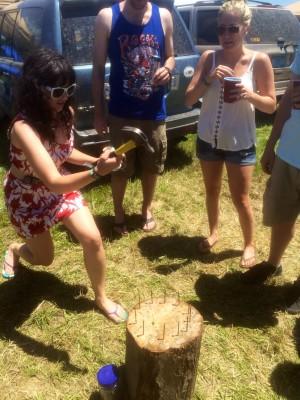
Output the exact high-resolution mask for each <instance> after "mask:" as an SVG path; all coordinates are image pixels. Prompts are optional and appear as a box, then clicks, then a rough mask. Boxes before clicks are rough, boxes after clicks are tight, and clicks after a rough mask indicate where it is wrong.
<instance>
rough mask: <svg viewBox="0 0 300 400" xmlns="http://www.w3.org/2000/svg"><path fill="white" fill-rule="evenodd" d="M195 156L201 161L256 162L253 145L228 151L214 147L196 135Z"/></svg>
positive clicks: (252, 163)
mask: <svg viewBox="0 0 300 400" xmlns="http://www.w3.org/2000/svg"><path fill="white" fill-rule="evenodd" d="M196 152H197V157H198V158H199V159H200V160H203V161H224V162H228V163H232V164H238V165H254V164H255V163H256V148H255V146H254V145H253V146H252V147H249V149H245V150H238V151H229V150H221V149H215V148H213V147H212V145H211V144H210V143H207V142H204V140H201V139H199V137H197V143H196Z"/></svg>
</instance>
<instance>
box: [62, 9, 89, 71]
mask: <svg viewBox="0 0 300 400" xmlns="http://www.w3.org/2000/svg"><path fill="white" fill-rule="evenodd" d="M94 24H95V16H88V17H69V18H63V19H62V45H63V53H64V56H65V57H66V58H67V59H68V60H69V61H70V62H71V64H73V65H81V64H91V62H92V49H93V42H94Z"/></svg>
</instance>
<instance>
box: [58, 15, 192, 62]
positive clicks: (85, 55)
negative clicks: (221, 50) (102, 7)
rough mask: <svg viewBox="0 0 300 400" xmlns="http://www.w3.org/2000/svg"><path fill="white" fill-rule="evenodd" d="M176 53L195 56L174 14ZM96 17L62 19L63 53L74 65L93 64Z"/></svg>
mask: <svg viewBox="0 0 300 400" xmlns="http://www.w3.org/2000/svg"><path fill="white" fill-rule="evenodd" d="M173 21H174V52H175V55H176V56H183V55H188V54H193V53H194V49H193V45H192V44H191V42H190V40H189V38H188V36H187V33H186V31H185V28H184V26H183V24H182V22H181V19H180V17H179V16H178V14H177V13H176V12H173ZM94 24H95V16H94V15H92V16H84V17H82V16H76V15H75V16H74V14H71V15H64V16H63V18H62V45H63V53H64V55H65V56H66V57H67V58H68V60H69V61H70V62H71V63H72V65H82V64H91V63H92V50H93V42H94Z"/></svg>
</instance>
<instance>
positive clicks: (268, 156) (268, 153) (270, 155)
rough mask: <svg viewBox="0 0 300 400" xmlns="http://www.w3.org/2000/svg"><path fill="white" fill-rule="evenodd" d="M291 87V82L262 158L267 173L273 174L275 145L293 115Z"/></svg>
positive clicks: (279, 108)
mask: <svg viewBox="0 0 300 400" xmlns="http://www.w3.org/2000/svg"><path fill="white" fill-rule="evenodd" d="M291 87H292V84H291V82H290V83H289V86H288V88H287V90H286V91H285V93H284V95H283V96H282V98H281V100H280V102H279V105H278V108H277V112H276V116H275V119H274V123H273V127H272V130H271V133H270V136H269V139H268V140H267V143H266V146H265V150H264V152H263V155H262V157H261V160H260V163H261V167H262V170H263V171H264V172H265V173H266V174H271V172H272V169H273V164H274V160H275V146H276V143H277V142H278V140H279V139H280V136H281V133H282V129H283V126H284V124H285V122H286V121H287V120H288V119H289V118H290V115H291V107H292V101H291Z"/></svg>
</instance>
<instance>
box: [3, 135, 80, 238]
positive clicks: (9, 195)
mask: <svg viewBox="0 0 300 400" xmlns="http://www.w3.org/2000/svg"><path fill="white" fill-rule="evenodd" d="M40 140H41V142H42V144H43V145H44V147H45V148H46V150H47V151H48V153H49V154H50V157H51V158H52V160H53V161H54V163H55V165H56V167H57V168H58V170H59V171H60V172H61V174H63V175H65V174H67V171H66V170H65V169H64V168H63V163H64V162H65V161H66V160H67V159H68V157H69V155H70V154H71V152H72V150H73V146H74V145H73V143H74V137H73V134H72V133H71V136H70V139H67V140H66V142H65V143H63V144H60V143H49V142H48V141H46V140H43V139H42V138H40ZM10 161H11V165H14V166H15V167H16V168H17V169H18V170H19V171H22V173H23V174H24V176H26V177H28V178H29V179H18V178H16V177H15V176H14V175H13V174H12V173H11V172H10V171H9V172H8V173H7V175H6V178H5V181H4V195H5V202H6V206H7V209H8V214H9V217H10V220H11V223H12V224H13V226H14V227H15V229H16V231H17V233H18V234H19V235H20V236H22V237H24V238H30V237H33V236H35V235H38V234H40V233H42V232H45V231H47V230H49V229H50V228H51V227H52V226H53V225H54V224H56V223H57V222H59V221H61V220H62V219H63V218H65V217H68V216H70V215H71V214H72V213H73V212H74V211H76V210H78V209H80V208H81V207H83V206H84V205H85V202H84V199H83V197H82V195H81V193H80V192H79V191H73V192H70V193H64V194H57V193H53V192H51V191H50V190H49V189H48V188H47V187H46V186H45V185H44V184H43V182H42V181H40V180H39V179H35V178H34V172H33V170H32V168H31V166H30V164H29V163H28V161H27V160H26V157H25V154H24V153H23V152H22V150H20V149H19V148H17V147H15V146H14V145H12V144H11V146H10Z"/></svg>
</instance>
